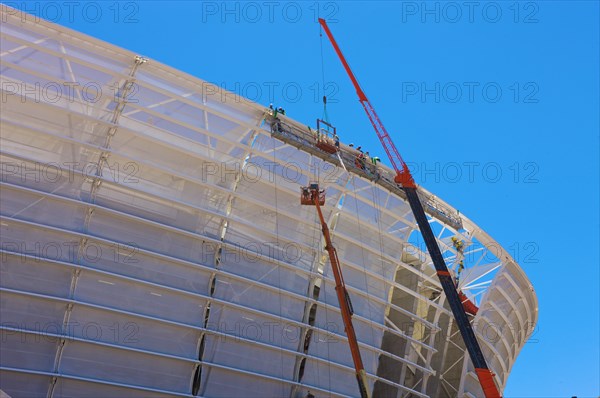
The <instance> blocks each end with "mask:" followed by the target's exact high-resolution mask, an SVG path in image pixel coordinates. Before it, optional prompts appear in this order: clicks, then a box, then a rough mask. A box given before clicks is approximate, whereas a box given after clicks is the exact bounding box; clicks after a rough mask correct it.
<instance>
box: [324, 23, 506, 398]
mask: <svg viewBox="0 0 600 398" xmlns="http://www.w3.org/2000/svg"><path fill="white" fill-rule="evenodd" d="M319 23H320V24H321V26H322V27H323V29H324V30H325V33H326V34H327V37H328V38H329V41H330V42H331V44H332V45H333V48H334V49H335V52H336V53H337V55H338V57H339V59H340V61H341V62H342V65H343V66H344V69H345V70H346V73H347V74H348V76H349V77H350V80H351V81H352V84H353V85H354V88H355V89H356V94H357V95H358V99H359V101H360V103H361V105H362V106H363V108H364V110H365V112H366V113H367V117H368V118H369V120H370V121H371V124H372V125H373V128H374V129H375V132H376V133H377V137H378V138H379V140H380V141H381V144H382V146H383V148H384V149H385V152H386V154H387V155H388V158H389V160H390V163H391V164H392V166H393V167H394V170H395V171H396V177H395V178H394V180H395V182H396V183H397V184H400V185H401V186H402V188H403V189H404V191H405V192H406V197H407V199H408V203H409V205H410V207H411V210H412V212H413V214H414V216H415V219H416V221H417V224H418V226H419V230H420V231H421V235H422V236H423V240H424V241H425V245H426V246H427V251H428V252H429V255H430V256H431V259H432V261H433V265H434V267H435V269H436V273H437V276H438V279H439V280H440V283H441V285H442V288H443V290H444V294H445V295H446V297H447V299H448V304H449V305H450V308H451V310H452V314H453V315H454V319H455V320H456V324H457V326H458V329H459V330H460V333H461V336H462V338H463V341H464V342H465V346H466V348H467V351H468V353H469V356H470V358H471V361H472V362H473V365H474V367H475V372H476V373H477V377H478V379H479V382H480V384H481V388H482V390H483V393H484V395H485V397H486V398H499V397H500V396H501V395H500V392H499V391H498V387H497V386H496V383H495V381H494V374H493V373H492V371H491V370H490V369H489V367H488V365H487V362H486V360H485V357H484V356H483V352H482V351H481V347H480V345H479V342H478V341H477V337H476V336H475V332H474V331H473V327H472V326H471V323H470V322H469V317H468V316H467V313H466V312H465V308H464V307H463V304H462V300H461V298H460V295H459V292H458V291H457V290H456V286H455V283H454V281H453V279H452V276H451V275H450V271H449V270H448V267H447V265H446V262H445V261H444V258H443V256H442V253H441V251H440V248H439V246H438V244H437V241H436V239H435V235H434V234H433V231H432V230H431V226H430V225H429V221H428V220H427V216H426V215H425V210H424V209H423V205H422V204H421V201H420V199H419V196H418V194H417V185H416V184H415V181H414V179H413V177H412V175H411V173H410V170H409V169H408V166H407V164H406V163H405V162H404V160H403V159H402V156H400V152H398V149H397V148H396V145H394V142H393V141H392V139H391V137H390V135H389V134H388V132H387V130H386V129H385V127H384V126H383V123H382V122H381V119H379V116H378V115H377V112H375V108H373V106H372V105H371V102H370V101H369V100H368V99H367V96H366V95H365V93H364V91H363V90H362V88H361V87H360V85H359V84H358V80H357V79H356V77H355V76H354V73H352V70H351V69H350V66H349V65H348V62H347V61H346V58H345V57H344V55H343V54H342V51H341V50H340V48H339V46H338V44H337V42H336V41H335V39H334V37H333V35H332V33H331V31H330V30H329V27H328V26H327V23H326V22H325V20H324V19H323V18H319Z"/></svg>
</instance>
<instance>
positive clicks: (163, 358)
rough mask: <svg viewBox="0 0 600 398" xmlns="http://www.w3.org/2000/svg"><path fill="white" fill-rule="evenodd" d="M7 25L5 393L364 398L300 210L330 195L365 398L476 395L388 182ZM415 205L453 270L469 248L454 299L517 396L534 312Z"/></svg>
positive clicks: (304, 135)
mask: <svg viewBox="0 0 600 398" xmlns="http://www.w3.org/2000/svg"><path fill="white" fill-rule="evenodd" d="M2 19H3V21H6V22H3V27H2V31H1V33H0V35H1V47H0V48H1V54H0V57H1V63H0V67H1V68H2V74H1V82H0V83H1V87H2V96H3V101H2V112H1V114H0V117H1V123H2V125H1V129H2V135H1V141H0V149H1V153H0V160H1V172H2V174H1V175H2V178H1V181H0V184H1V188H2V200H1V201H0V213H1V216H2V218H1V220H0V236H1V242H0V244H1V245H0V257H1V260H2V263H1V268H0V302H1V308H0V310H1V320H2V322H1V324H0V333H1V334H2V339H3V343H2V344H1V345H0V389H2V390H3V391H5V392H6V393H7V394H9V395H10V396H13V397H18V396H30V395H46V396H49V397H60V396H83V394H84V393H86V394H92V395H97V396H109V395H112V396H119V395H121V396H131V397H149V396H150V397H153V396H157V397H158V396H206V397H214V396H290V397H305V396H307V395H308V394H309V393H310V394H312V395H314V396H332V397H344V396H356V395H357V391H356V385H355V384H356V383H355V381H354V377H355V376H354V374H355V371H354V368H353V365H352V358H351V355H350V353H349V352H348V350H347V340H346V337H345V335H344V332H343V322H342V319H341V317H340V315H339V307H338V304H337V298H336V294H335V289H334V287H335V282H334V279H333V276H332V275H331V269H330V267H329V263H328V261H327V260H326V253H325V252H324V250H323V247H324V245H323V241H322V237H321V236H320V229H319V226H318V223H316V222H315V221H316V220H315V213H314V209H311V208H306V207H301V206H300V204H299V203H298V200H297V195H298V187H299V186H304V185H307V183H308V182H309V181H313V180H317V179H319V178H321V180H323V179H324V178H327V188H328V198H327V201H326V203H325V205H324V206H323V207H322V210H323V215H324V217H325V219H326V220H327V222H328V224H329V227H330V230H331V231H332V237H333V240H334V244H335V246H336V247H337V249H338V254H339V256H340V260H341V262H342V263H343V265H344V279H345V282H346V286H347V290H348V292H349V294H350V295H351V296H352V303H353V307H354V315H353V323H354V327H355V330H356V336H357V340H358V344H359V348H360V352H361V354H362V356H363V360H364V366H365V370H366V377H367V383H368V388H369V390H370V392H372V393H373V392H386V393H390V394H395V395H396V396H402V397H406V396H415V397H433V396H435V397H440V396H441V397H443V396H457V395H458V396H479V395H480V392H481V391H480V389H479V388H480V387H479V386H478V383H477V379H476V376H475V373H474V369H473V367H472V365H471V363H470V361H469V360H468V359H465V355H464V353H465V349H464V346H463V345H462V342H461V339H460V337H459V336H458V335H457V332H456V327H455V326H454V324H453V322H452V316H451V313H450V311H449V307H448V305H447V303H446V301H445V299H444V295H443V294H440V292H441V286H440V284H439V281H438V280H437V279H436V277H435V271H434V269H433V267H432V266H431V260H430V259H429V258H428V256H427V255H426V254H425V253H424V246H420V244H419V243H420V242H417V241H416V240H415V236H416V234H415V233H414V231H415V230H416V224H415V221H414V219H413V217H412V215H411V212H410V208H409V206H408V204H407V203H406V201H405V200H404V198H403V196H402V194H401V193H399V192H397V191H394V189H393V187H391V185H390V184H388V183H387V181H388V180H389V178H393V175H394V174H393V171H392V170H389V169H387V168H385V167H383V166H378V168H377V169H376V170H375V171H376V172H377V173H371V172H370V171H369V170H359V169H356V168H355V167H353V165H352V163H351V162H349V160H351V159H352V156H353V152H352V149H351V148H348V147H347V146H346V145H344V144H343V143H341V145H340V147H341V148H340V152H339V155H340V157H339V158H338V157H337V156H336V155H335V154H329V153H326V152H323V151H320V150H318V148H317V149H315V148H314V145H312V144H311V142H310V132H307V131H306V127H305V126H303V125H302V124H300V123H297V122H295V121H293V120H291V119H289V118H288V117H286V116H279V118H280V120H281V121H282V124H281V126H279V127H281V128H280V129H275V127H277V126H276V125H274V124H273V123H272V120H271V118H270V117H269V116H268V111H269V110H268V109H265V108H263V107H262V106H260V105H258V104H255V103H252V102H250V101H248V100H246V99H244V98H239V97H237V96H235V95H234V94H232V93H229V92H225V91H222V90H221V89H219V88H218V87H214V86H212V85H210V84H208V83H206V82H203V81H201V80H199V79H197V78H194V77H192V76H189V75H186V74H184V73H182V72H180V71H177V70H174V69H172V68H169V67H167V66H164V65H161V64H159V63H156V62H154V61H151V60H148V61H147V60H145V59H143V58H140V57H137V56H136V54H133V53H131V52H128V51H126V50H123V49H120V48H117V47H115V46H112V45H109V44H107V43H104V42H101V41H98V40H95V39H92V38H89V37H87V36H85V35H82V34H79V33H77V32H74V31H71V30H69V29H67V28H64V27H60V26H57V25H54V24H51V23H48V22H44V21H41V22H40V21H38V20H35V19H34V18H33V17H31V18H26V14H22V13H20V12H16V11H15V10H12V9H10V8H9V7H3V8H2ZM265 117H266V119H265ZM298 148H301V149H302V150H298ZM340 159H341V160H342V162H343V163H344V164H343V165H342V164H340ZM419 195H420V196H421V198H422V199H423V198H424V199H426V200H428V203H429V211H428V216H429V222H430V223H431V224H432V226H433V227H434V231H436V238H437V240H438V243H439V245H440V248H441V250H442V254H443V256H444V258H445V259H446V261H447V262H449V263H450V264H454V263H455V261H454V260H455V259H456V258H457V257H458V253H457V251H456V249H455V248H454V247H453V245H452V242H451V238H452V237H458V238H460V239H461V240H462V241H464V242H465V250H464V254H463V255H464V260H465V264H466V269H465V271H464V272H463V274H462V276H461V288H462V290H463V291H464V292H466V293H467V295H468V296H469V298H470V299H473V300H474V301H475V302H476V303H477V305H478V306H479V311H478V313H477V316H476V317H475V319H474V325H475V333H476V334H477V335H478V337H479V338H480V341H481V342H482V349H483V351H484V354H485V355H486V357H489V358H493V360H491V361H490V364H489V365H490V368H491V369H492V370H493V372H494V373H495V374H496V382H497V384H498V385H499V386H500V388H501V389H502V388H503V387H504V385H505V383H506V380H507V378H508V375H509V372H510V369H511V367H512V365H513V363H514V361H515V359H516V357H517V355H518V353H519V351H520V349H521V348H522V347H523V345H524V344H525V342H526V340H527V338H528V337H529V335H530V334H531V332H532V331H533V328H534V326H535V323H536V321H537V299H536V296H535V293H534V292H533V289H532V288H531V285H530V283H529V281H528V279H527V277H526V276H525V274H524V273H523V271H522V270H521V269H520V268H519V266H518V265H517V264H516V263H515V261H514V260H513V259H512V258H511V257H510V255H509V254H508V253H507V252H506V251H505V250H504V249H503V248H502V247H500V246H499V245H498V244H497V243H496V242H495V241H494V240H493V239H492V238H491V237H489V236H488V235H487V234H486V233H485V232H484V231H482V230H481V229H480V228H479V227H477V225H475V224H474V223H473V222H471V221H470V220H469V219H468V218H466V217H464V216H463V215H462V214H461V215H460V216H458V215H457V213H456V212H455V211H454V210H453V209H452V207H451V206H449V205H448V204H446V203H444V202H443V201H442V200H441V199H439V198H434V197H433V195H431V194H430V193H429V192H427V191H425V190H423V189H421V188H419ZM454 266H456V264H455V265H454ZM341 347H345V348H346V349H345V350H343V349H340V348H341Z"/></svg>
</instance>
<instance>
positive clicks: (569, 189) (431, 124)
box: [5, 1, 600, 398]
mask: <svg viewBox="0 0 600 398" xmlns="http://www.w3.org/2000/svg"><path fill="white" fill-rule="evenodd" d="M5 3H6V4H10V5H12V6H16V7H19V8H22V9H25V10H28V11H30V12H33V13H35V14H38V15H40V16H42V17H44V18H46V19H50V20H52V21H53V22H57V23H60V24H63V25H66V26H69V27H72V28H74V29H76V30H79V31H82V32H84V33H87V34H89V35H91V36H94V37H97V38H99V39H102V40H105V41H108V42H110V43H113V44H116V45H118V46H121V47H124V48H127V49H129V50H132V51H135V52H137V53H139V54H142V55H145V56H147V57H149V58H150V59H153V60H157V61H160V62H163V63H165V64H168V65H170V66H173V67H175V68H177V69H181V70H183V71H185V72H187V73H190V74H192V75H194V76H197V77H199V78H202V79H204V80H207V81H210V82H213V83H216V84H219V85H223V86H224V87H225V88H227V89H229V90H232V91H236V92H238V93H240V94H242V95H245V96H248V97H250V98H251V99H254V100H256V101H257V102H260V103H262V104H265V105H268V104H269V102H274V103H275V104H276V105H277V106H283V107H284V108H286V110H287V114H288V115H289V116H291V117H292V118H294V119H296V120H299V121H301V122H305V123H306V124H314V120H315V119H316V118H317V117H321V116H322V114H323V108H322V104H321V97H322V95H323V93H324V91H325V92H326V94H327V95H328V97H329V105H328V113H329V116H330V119H331V121H332V123H334V124H335V125H336V126H337V127H338V131H339V132H340V137H341V139H342V141H344V142H347V143H348V142H353V143H355V144H357V145H362V146H363V148H366V149H367V150H369V151H370V152H371V155H379V156H381V157H383V156H382V155H383V151H382V150H381V148H380V144H379V143H378V141H377V139H376V136H375V134H374V133H373V131H372V128H371V126H370V124H369V122H368V120H367V118H366V116H365V115H364V113H363V110H362V108H361V106H360V105H359V103H358V101H357V99H356V95H355V93H354V90H353V88H352V85H351V83H350V81H349V79H348V78H347V77H346V75H345V73H344V71H343V69H342V67H341V65H340V63H339V61H338V59H337V57H336V56H335V54H334V52H333V50H332V48H331V45H330V44H329V42H328V41H327V40H326V38H325V37H323V65H324V71H325V80H324V82H323V80H322V69H321V65H322V63H321V52H320V51H321V50H320V38H319V28H318V24H317V22H316V16H317V14H318V15H320V16H322V17H326V18H327V19H328V20H329V25H330V27H331V29H332V31H333V33H334V35H335V37H336V38H337V40H338V42H339V44H340V46H341V47H342V50H343V51H344V53H345V55H346V57H347V58H348V61H349V62H350V64H351V66H352V68H353V69H354V71H355V73H356V75H357V76H358V79H359V81H360V82H361V84H362V86H363V89H364V90H365V92H366V94H367V96H368V97H369V98H370V99H371V101H372V103H373V104H374V106H375V108H376V109H377V111H378V113H379V116H380V117H381V118H382V120H383V122H384V124H385V125H386V127H387V129H388V131H389V132H390V133H391V134H392V136H393V138H394V140H395V142H396V145H397V146H398V147H399V149H400V151H401V153H402V155H403V157H404V158H405V160H407V161H408V162H409V163H410V164H411V165H412V166H413V168H414V174H415V179H416V181H417V183H420V184H422V185H424V186H425V187H426V188H427V189H429V190H431V191H433V192H434V193H435V194H436V195H438V196H440V197H442V198H444V199H445V200H446V201H448V202H449V203H451V204H452V205H454V206H455V207H456V208H458V209H459V210H461V212H463V213H464V214H466V215H467V216H468V217H470V218H471V219H472V220H474V221H475V222H477V223H478V224H479V225H480V226H481V227H483V228H484V229H485V230H486V231H487V232H488V233H489V234H490V235H491V236H492V237H494V238H495V239H496V240H497V241H498V242H499V243H500V244H502V245H503V246H504V247H506V248H508V249H509V251H510V252H511V254H513V257H515V259H516V260H517V261H518V262H519V263H520V264H521V266H522V267H523V268H524V270H525V272H526V273H527V274H528V276H529V278H530V279H531V281H532V283H533V285H534V287H535V289H536V292H537V294H538V299H539V314H540V318H539V323H538V326H537V328H536V331H535V333H534V335H533V337H532V339H531V341H530V342H529V343H527V344H526V345H525V347H524V348H523V350H522V352H521V354H520V356H519V358H518V360H517V362H516V364H515V366H514V368H513V370H512V374H511V376H510V378H509V380H508V385H507V388H506V390H505V396H506V397H515V398H516V397H571V396H578V397H580V398H581V397H597V396H599V395H600V386H599V378H600V369H599V362H600V353H599V345H600V342H599V339H600V337H599V317H600V315H599V314H600V309H599V301H600V299H599V295H598V290H599V278H600V277H599V272H598V270H599V264H600V259H599V244H598V242H599V240H600V239H599V229H600V224H599V214H598V207H599V206H598V203H599V195H598V194H599V186H598V184H599V169H600V166H599V77H598V76H599V71H600V65H599V59H598V57H599V53H600V49H599V19H600V18H599V15H600V13H599V6H598V2H595V1H587V2H560V1H552V2H550V1H548V2H542V1H540V2H520V3H517V2H512V1H511V2H493V1H492V2H486V1H481V2H480V1H475V2H472V3H468V2H462V1H461V2H443V3H442V2H429V3H423V2H421V1H416V2H414V1H402V2H400V1H398V2H394V1H388V2H361V1H354V2H350V1H348V2H321V3H316V2H285V1H273V2H263V1H257V2H227V3H224V2H221V1H203V2H192V1H185V2H177V1H172V2H166V1H165V2H159V1H123V2H114V1H106V2H85V1H81V2H68V1H65V2H60V1H59V2H54V1H48V2H40V1H36V2H22V1H18V2H5ZM323 83H325V84H323Z"/></svg>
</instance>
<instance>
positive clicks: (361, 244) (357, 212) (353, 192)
mask: <svg viewBox="0 0 600 398" xmlns="http://www.w3.org/2000/svg"><path fill="white" fill-rule="evenodd" d="M356 178H357V177H356V176H352V194H353V196H354V207H355V209H356V210H355V211H356V219H357V223H356V224H357V226H358V236H359V237H360V251H361V255H362V265H363V275H364V277H365V294H366V296H367V300H366V301H367V307H368V312H369V318H368V319H369V323H370V324H372V323H373V314H372V308H371V295H370V294H369V276H368V275H367V264H366V263H367V258H366V256H365V246H364V243H363V238H362V237H363V233H362V228H361V221H360V212H359V208H358V201H359V199H358V194H357V193H356ZM359 181H362V179H359ZM369 183H370V181H369ZM363 316H364V315H363ZM370 329H371V339H372V340H371V341H376V337H375V332H374V328H372V327H371V328H370ZM368 345H369V346H371V344H368Z"/></svg>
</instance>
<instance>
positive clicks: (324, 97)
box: [319, 24, 331, 131]
mask: <svg viewBox="0 0 600 398" xmlns="http://www.w3.org/2000/svg"><path fill="white" fill-rule="evenodd" d="M319 39H320V42H321V84H322V86H321V87H322V89H323V117H322V119H323V120H324V121H326V122H327V123H329V114H328V113H327V96H326V95H325V57H323V27H322V26H321V24H319ZM330 124H331V123H330ZM326 127H327V131H329V126H326Z"/></svg>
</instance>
